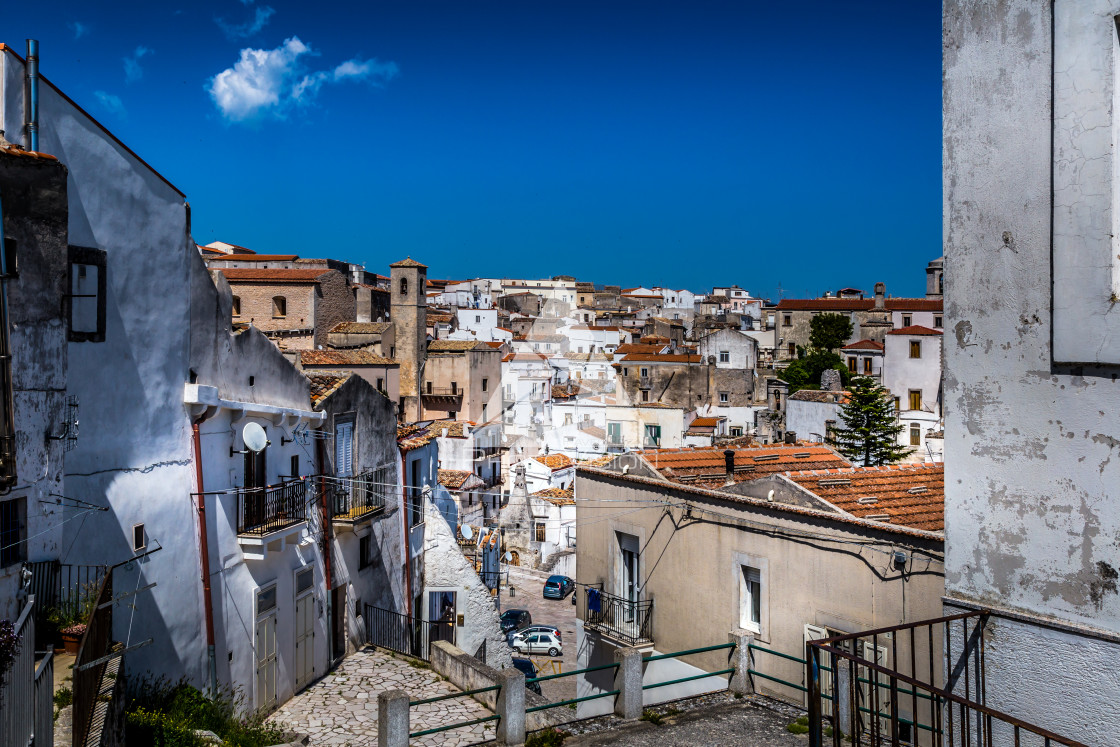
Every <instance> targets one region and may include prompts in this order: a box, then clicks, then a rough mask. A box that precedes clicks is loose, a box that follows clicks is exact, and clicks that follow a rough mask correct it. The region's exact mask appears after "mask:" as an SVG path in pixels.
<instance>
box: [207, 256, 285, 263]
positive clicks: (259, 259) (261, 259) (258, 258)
mask: <svg viewBox="0 0 1120 747" xmlns="http://www.w3.org/2000/svg"><path fill="white" fill-rule="evenodd" d="M215 259H221V260H222V261H223V262H224V261H226V260H229V261H234V262H294V261H295V260H297V259H299V255H296V254H223V255H221V257H215Z"/></svg>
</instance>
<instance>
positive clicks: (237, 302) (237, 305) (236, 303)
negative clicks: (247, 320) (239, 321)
mask: <svg viewBox="0 0 1120 747" xmlns="http://www.w3.org/2000/svg"><path fill="white" fill-rule="evenodd" d="M233 315H234V316H241V296H234V297H233Z"/></svg>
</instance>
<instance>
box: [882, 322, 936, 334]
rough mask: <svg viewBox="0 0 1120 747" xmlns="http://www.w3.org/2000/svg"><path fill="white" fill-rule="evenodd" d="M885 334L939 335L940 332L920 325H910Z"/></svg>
mask: <svg viewBox="0 0 1120 747" xmlns="http://www.w3.org/2000/svg"><path fill="white" fill-rule="evenodd" d="M887 334H888V335H940V334H941V330H939V329H930V328H929V327H923V326H922V325H920V324H911V325H910V326H909V327H899V328H898V329H892V330H891V331H890V332H888V333H887Z"/></svg>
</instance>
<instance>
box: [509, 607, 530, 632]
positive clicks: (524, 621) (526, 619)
mask: <svg viewBox="0 0 1120 747" xmlns="http://www.w3.org/2000/svg"><path fill="white" fill-rule="evenodd" d="M532 624H533V616H532V615H530V614H529V610H506V611H505V612H503V613H502V632H503V633H507V634H508V633H510V632H512V631H514V630H521V629H522V628H527V627H529V626H530V625H532Z"/></svg>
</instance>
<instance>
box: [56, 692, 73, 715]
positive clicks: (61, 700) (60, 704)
mask: <svg viewBox="0 0 1120 747" xmlns="http://www.w3.org/2000/svg"><path fill="white" fill-rule="evenodd" d="M73 702H74V691H73V690H71V689H70V688H68V687H60V688H58V690H57V691H56V692H55V694H54V707H55V708H57V709H58V710H60V711H61V710H62V709H63V708H65V707H66V706H68V705H70V704H71V703H73Z"/></svg>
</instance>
